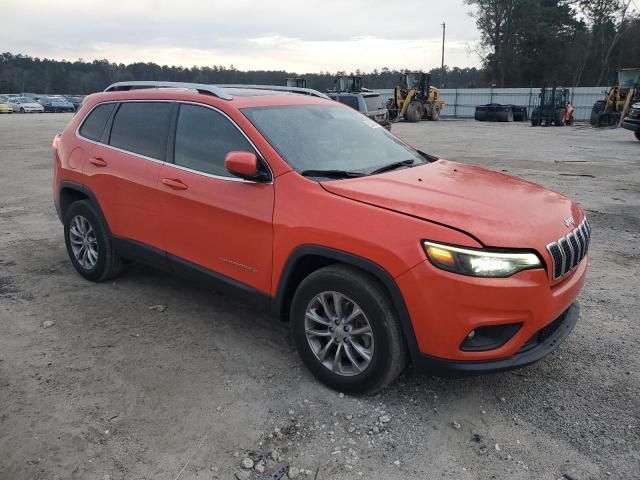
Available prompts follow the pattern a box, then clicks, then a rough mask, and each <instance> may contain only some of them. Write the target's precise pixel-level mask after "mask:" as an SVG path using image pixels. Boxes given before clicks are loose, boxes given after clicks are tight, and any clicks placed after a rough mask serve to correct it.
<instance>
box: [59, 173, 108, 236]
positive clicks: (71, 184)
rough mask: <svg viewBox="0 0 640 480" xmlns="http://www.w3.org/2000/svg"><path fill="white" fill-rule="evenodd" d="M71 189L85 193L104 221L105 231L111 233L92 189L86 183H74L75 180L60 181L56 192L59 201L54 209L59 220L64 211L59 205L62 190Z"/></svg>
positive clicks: (61, 218) (62, 218)
mask: <svg viewBox="0 0 640 480" xmlns="http://www.w3.org/2000/svg"><path fill="white" fill-rule="evenodd" d="M65 189H66V190H73V191H76V192H78V193H81V194H83V195H85V196H86V197H87V198H88V199H89V201H90V202H91V203H92V205H93V206H94V207H95V209H96V210H97V212H98V215H100V216H101V217H102V221H103V222H104V224H105V225H106V227H107V233H108V234H109V235H111V229H110V228H109V224H108V223H107V219H106V217H105V216H104V213H103V212H102V208H101V207H100V202H99V201H98V198H97V197H96V195H95V193H93V191H92V190H91V189H90V188H89V187H87V186H86V185H82V184H81V183H76V182H72V181H70V180H63V181H62V182H60V188H59V190H58V193H59V194H60V196H59V199H60V200H59V201H58V202H57V203H56V211H57V212H58V217H59V218H60V221H64V213H63V211H62V205H61V200H62V192H63V191H64V190H65Z"/></svg>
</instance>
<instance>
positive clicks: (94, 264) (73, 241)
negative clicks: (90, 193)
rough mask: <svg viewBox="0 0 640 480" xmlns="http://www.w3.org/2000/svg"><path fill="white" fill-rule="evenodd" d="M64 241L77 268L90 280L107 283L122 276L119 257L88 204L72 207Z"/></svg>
mask: <svg viewBox="0 0 640 480" xmlns="http://www.w3.org/2000/svg"><path fill="white" fill-rule="evenodd" d="M64 240H65V244H66V246H67V253H68V254H69V258H70V259H71V263H72V264H73V266H74V268H75V269H76V270H77V271H78V273H79V274H80V275H82V276H83V277H84V278H86V279H87V280H91V281H93V282H103V281H106V280H109V279H111V278H114V277H116V276H117V275H119V274H120V273H121V272H122V270H123V265H124V264H123V262H122V259H121V258H120V257H119V256H118V254H117V253H116V251H115V249H114V247H113V245H112V243H111V239H110V238H109V235H108V229H107V226H106V224H105V223H104V221H103V220H102V217H101V216H100V215H99V214H98V213H97V211H96V210H95V208H94V207H93V205H92V204H91V203H90V202H89V201H87V200H81V201H78V202H75V203H73V204H71V206H70V207H69V208H68V210H67V212H66V213H65V216H64Z"/></svg>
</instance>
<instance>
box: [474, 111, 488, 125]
mask: <svg viewBox="0 0 640 480" xmlns="http://www.w3.org/2000/svg"><path fill="white" fill-rule="evenodd" d="M474 117H475V119H476V121H478V122H486V121H487V112H484V111H478V110H476V112H475V115H474Z"/></svg>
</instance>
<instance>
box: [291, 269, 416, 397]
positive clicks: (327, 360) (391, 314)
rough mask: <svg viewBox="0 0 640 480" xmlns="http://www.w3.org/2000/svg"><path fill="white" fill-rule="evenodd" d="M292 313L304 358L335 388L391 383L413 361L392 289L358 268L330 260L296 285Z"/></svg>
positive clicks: (368, 388)
mask: <svg viewBox="0 0 640 480" xmlns="http://www.w3.org/2000/svg"><path fill="white" fill-rule="evenodd" d="M290 318H291V330H292V335H293V340H294V342H295V344H296V347H297V349H298V352H299V354H300V356H301V357H302V360H303V362H304V363H305V365H306V366H307V368H308V369H309V370H310V371H311V373H313V375H315V377H316V378H318V379H319V380H320V381H322V382H323V383H325V384H326V385H328V386H329V387H331V388H333V389H335V390H339V391H342V392H347V393H373V392H375V391H378V390H381V389H382V388H384V387H385V386H387V385H388V384H389V383H391V382H392V381H393V380H394V379H395V378H396V377H397V376H398V375H399V374H400V373H401V372H402V370H403V369H404V367H405V365H406V363H407V353H406V347H405V344H404V340H403V337H402V333H401V330H400V325H399V322H398V319H397V315H396V313H395V310H394V308H393V306H392V304H391V302H390V300H389V298H388V295H387V293H386V292H385V291H384V289H383V288H382V287H381V286H380V284H379V283H378V282H377V281H376V280H375V279H374V278H373V277H371V276H370V275H368V274H367V273H365V272H362V271H360V270H358V269H355V268H352V267H349V266H346V265H330V266H328V267H325V268H322V269H320V270H317V271H315V272H313V273H312V274H310V275H309V276H308V277H307V278H305V279H304V280H303V281H302V283H301V284H300V286H299V287H298V289H297V290H296V293H295V295H294V297H293V302H292V304H291V317H290Z"/></svg>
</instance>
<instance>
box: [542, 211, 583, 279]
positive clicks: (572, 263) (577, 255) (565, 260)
mask: <svg viewBox="0 0 640 480" xmlns="http://www.w3.org/2000/svg"><path fill="white" fill-rule="evenodd" d="M590 240H591V225H589V221H588V220H587V218H586V217H585V218H584V220H583V221H582V223H580V225H578V226H577V227H576V228H575V229H574V230H573V231H572V232H570V233H569V234H568V235H567V236H566V237H562V238H560V239H558V240H557V241H555V242H551V243H550V244H549V245H547V250H548V251H549V254H550V255H551V259H552V261H553V273H552V275H553V279H554V280H556V279H558V278H560V277H562V276H564V275H566V274H568V273H569V272H571V271H572V270H573V269H574V268H576V267H577V266H578V264H579V263H580V262H581V261H582V259H583V258H584V257H585V256H586V255H587V252H588V251H589V242H590Z"/></svg>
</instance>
